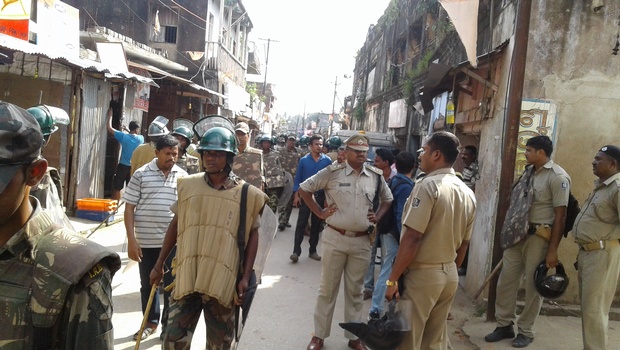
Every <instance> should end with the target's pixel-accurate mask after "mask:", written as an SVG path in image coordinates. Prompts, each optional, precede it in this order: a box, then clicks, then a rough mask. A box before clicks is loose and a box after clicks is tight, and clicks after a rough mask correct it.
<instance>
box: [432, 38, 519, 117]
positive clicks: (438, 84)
mask: <svg viewBox="0 0 620 350" xmlns="http://www.w3.org/2000/svg"><path fill="white" fill-rule="evenodd" d="M507 44H508V42H507V41H506V42H504V43H502V44H501V45H499V46H498V47H497V48H496V49H495V50H493V51H491V52H489V53H487V54H484V55H481V56H478V58H477V59H478V62H480V63H482V62H484V61H488V60H489V59H490V58H492V57H494V56H495V55H496V54H498V53H500V52H501V51H503V49H504V47H506V45H507ZM479 66H480V65H479ZM473 70H475V68H473V67H472V66H471V64H470V63H469V61H464V62H461V63H459V64H457V65H455V66H453V67H450V66H447V65H445V64H441V63H431V64H430V65H429V67H428V71H427V73H426V79H425V80H424V86H423V87H422V94H421V96H420V101H421V102H422V108H423V109H424V113H428V112H430V111H432V110H433V109H434V108H435V107H434V106H433V98H435V96H437V95H440V94H442V93H444V92H446V91H451V90H452V85H453V82H454V77H455V75H468V76H469V77H471V78H473V79H474V80H477V81H479V82H481V83H483V84H486V85H487V86H488V87H489V88H490V89H492V90H494V91H497V90H498V87H497V86H496V85H494V84H492V83H491V82H489V81H487V80H485V79H484V78H483V77H481V76H479V75H478V74H476V73H475V72H474V71H473ZM457 78H458V77H457Z"/></svg>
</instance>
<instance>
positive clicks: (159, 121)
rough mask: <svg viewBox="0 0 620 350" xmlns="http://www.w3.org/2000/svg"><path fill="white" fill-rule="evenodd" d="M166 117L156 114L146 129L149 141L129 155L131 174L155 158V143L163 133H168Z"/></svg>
mask: <svg viewBox="0 0 620 350" xmlns="http://www.w3.org/2000/svg"><path fill="white" fill-rule="evenodd" d="M167 124H168V118H165V117H163V116H161V115H159V116H157V118H155V119H154V120H153V121H152V122H151V124H150V125H149V129H148V133H147V135H148V137H149V142H148V143H143V144H141V145H140V146H138V147H137V148H136V149H135V150H134V151H133V154H132V155H131V175H132V176H133V173H135V172H136V170H138V168H140V167H141V166H143V165H144V164H147V163H149V162H150V161H152V160H153V158H155V148H156V147H155V143H156V142H157V140H159V139H160V138H162V137H163V136H165V135H168V133H169V131H168V127H167V126H166V125H167Z"/></svg>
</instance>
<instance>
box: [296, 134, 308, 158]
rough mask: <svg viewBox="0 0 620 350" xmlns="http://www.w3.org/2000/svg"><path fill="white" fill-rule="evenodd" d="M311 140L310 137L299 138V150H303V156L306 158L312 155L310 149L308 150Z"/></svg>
mask: <svg viewBox="0 0 620 350" xmlns="http://www.w3.org/2000/svg"><path fill="white" fill-rule="evenodd" d="M309 140H310V137H309V136H306V135H303V136H302V137H300V138H299V148H300V149H301V156H302V157H303V156H305V155H306V154H308V153H310V149H309V148H308V146H309V144H308V141H309Z"/></svg>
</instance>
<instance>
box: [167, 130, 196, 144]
mask: <svg viewBox="0 0 620 350" xmlns="http://www.w3.org/2000/svg"><path fill="white" fill-rule="evenodd" d="M170 135H172V136H182V137H184V138H186V139H187V145H188V146H189V144H190V143H192V138H193V137H194V133H193V132H192V130H190V128H188V127H186V126H179V127H177V128H175V129H174V130H172V133H170Z"/></svg>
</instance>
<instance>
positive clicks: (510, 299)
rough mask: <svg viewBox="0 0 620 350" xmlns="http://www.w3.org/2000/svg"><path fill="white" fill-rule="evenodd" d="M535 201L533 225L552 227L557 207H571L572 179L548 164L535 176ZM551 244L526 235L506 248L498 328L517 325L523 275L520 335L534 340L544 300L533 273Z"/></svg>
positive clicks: (499, 287)
mask: <svg viewBox="0 0 620 350" xmlns="http://www.w3.org/2000/svg"><path fill="white" fill-rule="evenodd" d="M532 181H533V187H534V199H533V201H532V206H531V207H530V210H529V213H528V215H529V222H530V224H546V225H551V224H553V220H554V216H555V214H554V211H553V208H555V207H562V206H567V205H568V195H569V192H570V177H569V176H568V174H567V173H566V171H564V169H562V168H561V167H560V166H559V165H557V164H555V163H554V162H553V161H552V160H549V161H548V162H547V163H546V164H545V165H544V166H542V167H541V168H540V169H538V171H535V172H534V175H533V176H532ZM547 247H548V242H547V241H546V240H545V239H543V238H541V237H539V236H537V235H527V237H525V238H524V239H523V240H521V241H519V242H518V243H517V244H515V245H513V246H511V247H509V248H506V249H505V250H504V254H503V261H504V262H503V266H502V271H501V273H500V275H499V281H498V283H497V299H496V302H495V317H496V319H497V324H498V326H499V327H504V326H508V325H510V324H511V322H514V318H515V315H516V306H517V305H516V304H517V292H518V290H519V286H520V285H521V280H522V279H523V275H525V276H526V277H527V278H526V279H525V306H524V308H523V312H521V316H520V317H519V320H518V321H517V322H516V324H517V327H518V330H519V333H521V334H523V335H525V336H526V337H529V338H534V333H535V322H536V319H537V318H538V313H539V312H540V308H541V307H542V303H543V297H542V296H540V294H538V292H537V291H536V287H535V286H534V278H533V277H532V276H534V271H535V270H536V268H537V267H538V265H539V264H540V262H541V261H543V260H544V259H545V257H546V255H547Z"/></svg>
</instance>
